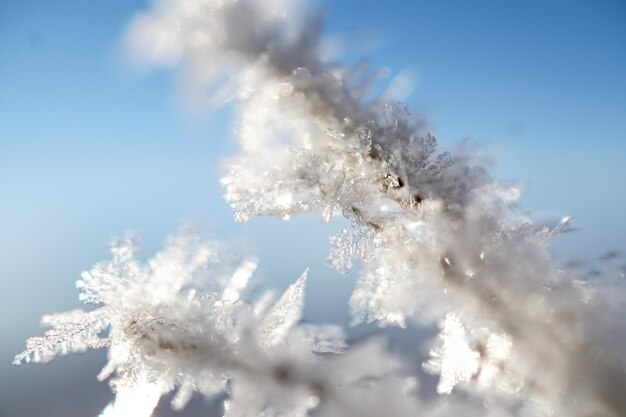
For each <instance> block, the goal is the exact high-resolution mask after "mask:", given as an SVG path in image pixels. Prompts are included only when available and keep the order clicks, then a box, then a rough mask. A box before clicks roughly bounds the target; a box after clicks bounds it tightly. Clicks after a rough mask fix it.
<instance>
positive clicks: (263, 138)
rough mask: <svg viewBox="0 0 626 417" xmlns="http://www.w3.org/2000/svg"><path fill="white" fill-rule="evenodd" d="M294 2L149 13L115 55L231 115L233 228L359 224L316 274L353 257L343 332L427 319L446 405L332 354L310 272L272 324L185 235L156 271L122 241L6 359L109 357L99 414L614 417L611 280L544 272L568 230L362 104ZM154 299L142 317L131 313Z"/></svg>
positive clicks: (377, 355) (617, 378) (353, 73)
mask: <svg viewBox="0 0 626 417" xmlns="http://www.w3.org/2000/svg"><path fill="white" fill-rule="evenodd" d="M299 6H300V5H299V4H298V2H297V1H291V0H276V1H267V2H265V1H264V2H260V1H248V0H243V1H235V0H200V1H190V0H168V1H156V2H154V4H153V7H152V9H150V10H149V11H147V12H144V13H141V14H138V15H137V16H136V17H135V19H134V20H133V22H132V23H131V25H130V27H129V30H128V32H127V34H126V41H127V43H128V46H129V49H130V50H131V51H132V54H133V57H134V58H137V59H138V60H139V61H142V62H143V63H145V64H150V65H170V66H178V67H179V68H180V69H181V72H182V74H183V80H184V82H185V83H186V87H187V89H188V91H190V92H193V94H196V95H198V94H199V96H195V98H199V99H200V101H204V100H205V99H206V96H205V95H206V94H211V93H213V95H212V96H211V97H212V98H211V100H212V101H213V102H214V103H219V102H228V101H230V102H233V103H234V104H235V106H236V109H237V111H238V117H239V120H238V129H237V132H236V133H237V140H238V142H239V147H240V152H239V153H238V154H237V155H234V156H231V157H229V158H228V159H226V160H225V161H224V164H223V175H222V178H221V183H222V185H223V187H224V190H225V195H224V196H225V199H226V201H227V202H228V203H229V204H230V205H231V206H232V208H233V210H234V212H235V219H236V220H237V221H247V220H249V219H250V218H252V217H255V216H277V217H280V218H283V219H285V220H288V219H289V218H290V217H291V216H293V215H296V214H301V213H308V212H320V213H321V216H322V220H323V221H325V222H328V221H330V220H331V219H333V218H334V217H338V216H343V217H344V218H346V219H347V220H349V221H350V222H351V226H350V227H348V228H346V229H344V230H343V231H342V232H340V233H339V234H338V235H337V236H334V237H332V238H331V245H330V252H329V257H328V259H329V263H330V264H331V265H333V266H334V267H336V268H337V269H338V270H340V271H342V272H345V271H348V270H349V269H350V268H351V267H352V259H353V258H355V257H356V258H360V259H361V260H362V261H363V262H362V268H361V270H360V271H359V274H358V277H357V280H356V283H355V288H354V290H353V293H352V295H351V299H350V310H351V314H352V316H353V321H354V323H360V322H363V321H366V322H376V323H378V324H379V325H381V326H388V325H394V326H401V327H404V326H406V323H407V321H409V320H413V321H418V322H427V323H436V322H439V323H440V327H441V334H440V339H441V345H440V346H434V347H433V348H432V350H431V357H430V359H429V360H428V361H427V362H426V363H425V364H424V369H426V370H427V371H428V372H432V373H435V374H438V375H440V383H439V386H438V391H439V392H440V393H441V394H451V395H447V396H442V397H441V400H440V401H439V403H436V404H433V403H423V402H421V401H420V399H419V397H418V396H416V395H415V389H414V388H415V386H414V382H413V380H412V379H411V378H407V375H410V374H411V373H412V372H411V370H410V368H408V367H404V368H403V367H402V366H401V365H399V362H398V361H397V360H394V359H393V358H390V357H389V355H388V354H387V353H386V352H385V349H383V348H382V347H381V345H380V344H377V343H378V342H370V343H368V344H365V345H364V346H356V347H354V348H351V349H349V350H348V351H347V352H346V353H341V354H339V352H340V351H342V350H343V349H344V342H343V340H342V337H341V331H340V330H339V329H336V328H333V327H327V326H322V327H312V326H303V325H299V324H298V320H299V317H300V309H301V303H302V291H303V285H304V278H301V279H300V280H298V281H297V282H296V283H294V284H293V285H292V287H290V288H289V289H288V290H287V291H286V293H285V294H284V295H283V296H282V297H281V298H280V299H279V300H278V301H277V302H276V303H275V304H274V305H273V306H272V307H271V308H269V309H268V310H266V309H264V308H261V307H258V306H255V305H253V304H250V303H246V302H245V301H243V300H242V299H241V297H240V292H241V291H242V290H243V289H244V288H245V284H246V283H247V279H248V278H249V275H250V274H251V273H252V270H253V269H254V268H253V267H252V266H251V265H255V262H253V261H247V262H248V263H244V264H242V265H241V267H240V269H239V270H237V272H234V273H232V271H230V272H224V271H225V270H224V268H223V267H222V266H219V267H217V273H207V272H206V269H205V268H204V266H205V265H206V263H207V262H209V261H210V263H211V265H222V264H223V262H224V259H223V258H224V257H223V256H222V255H215V254H214V252H215V251H212V250H211V249H210V247H207V246H206V245H203V244H200V243H198V242H197V241H195V240H193V239H192V241H193V242H195V243H193V244H192V245H191V246H190V247H189V246H188V245H187V244H185V245H182V246H176V245H174V246H175V248H174V249H172V250H173V252H172V251H170V249H167V250H166V251H165V255H159V256H158V257H157V258H156V259H158V260H159V261H155V262H154V263H150V264H149V265H148V266H141V265H139V264H138V263H137V262H136V261H135V260H133V259H134V258H133V253H134V252H133V251H134V250H133V249H132V245H131V246H128V245H127V246H124V245H122V246H119V248H118V249H115V250H114V252H113V261H112V263H110V264H103V265H100V266H97V267H96V269H95V270H94V271H96V272H92V273H91V274H88V275H87V276H86V277H83V280H82V281H80V289H81V294H82V295H81V299H83V300H84V301H87V302H92V303H96V304H98V305H99V306H100V307H99V308H97V309H96V310H93V311H90V312H70V313H64V315H58V316H48V317H47V318H46V319H45V320H44V321H45V322H46V323H47V324H49V325H51V326H52V330H51V331H49V332H48V334H47V335H46V336H45V337H44V338H35V339H31V341H29V345H28V350H27V351H26V352H25V353H23V354H22V355H19V356H18V358H16V361H17V362H20V361H22V360H25V359H28V358H34V359H38V360H39V359H45V358H47V357H48V356H52V355H57V354H63V353H66V352H67V351H70V350H83V349H86V348H90V347H101V346H104V345H107V346H109V352H110V356H111V360H110V362H109V365H107V367H106V368H105V371H104V373H103V374H102V375H103V377H106V376H107V375H109V374H110V373H111V372H117V377H116V379H114V388H115V389H116V391H117V398H118V399H117V400H116V402H115V403H114V404H113V405H112V406H111V407H110V408H109V409H107V411H105V415H108V414H106V413H114V412H118V411H117V410H118V408H119V409H120V410H121V409H122V407H123V405H124V404H131V405H132V404H133V403H132V401H131V400H128V398H133V396H132V395H126V394H127V393H129V392H130V393H131V394H132V393H133V392H134V391H133V390H135V391H136V390H138V389H139V390H140V391H141V392H146V391H150V392H152V393H153V395H151V396H149V398H152V399H153V401H152V402H151V403H150V404H148V405H147V406H146V407H145V409H142V413H143V414H145V415H149V414H150V413H151V412H152V409H153V408H154V406H155V405H156V401H158V398H159V397H160V396H161V395H162V394H163V393H164V392H167V391H169V390H171V389H173V388H174V387H179V391H178V393H179V394H178V395H177V397H176V399H175V400H174V405H175V406H176V407H182V406H183V405H184V403H185V402H186V400H187V399H188V398H189V395H190V393H191V392H194V391H198V392H200V393H203V394H205V395H207V396H212V395H215V393H218V392H223V391H226V392H227V393H228V395H229V399H228V401H227V406H226V414H227V415H230V416H252V415H277V416H278V415H281V416H282V415H307V414H308V413H309V412H310V411H311V412H312V410H315V411H314V413H315V415H345V416H351V415H366V416H370V415H371V416H372V417H373V416H377V415H394V416H402V415H418V411H416V410H419V415H425V416H426V415H428V416H451V415H457V414H458V413H459V410H463V412H464V413H465V414H468V415H470V414H472V413H475V415H484V414H485V413H486V412H488V413H490V414H489V415H498V416H513V415H531V416H542V415H546V416H547V415H559V416H572V417H588V416H594V417H620V416H624V415H626V400H625V399H624V398H625V397H624V395H623V391H624V388H623V387H625V386H626V364H625V363H624V358H625V357H626V346H625V342H624V340H626V337H624V336H626V332H625V327H626V325H625V323H624V320H623V311H624V301H625V299H626V296H625V295H626V292H625V291H624V279H623V274H624V272H623V267H619V268H616V269H614V270H610V271H607V272H606V273H603V274H602V275H601V276H598V277H595V278H594V279H593V280H592V279H590V277H585V276H577V275H575V274H574V273H573V272H571V271H567V270H565V269H563V268H560V267H558V266H557V263H556V262H555V261H553V260H552V259H551V258H550V256H548V253H547V251H546V249H545V245H546V244H547V243H548V242H549V241H550V240H552V239H553V238H554V237H555V236H557V235H558V234H560V233H562V232H565V231H567V230H568V228H569V224H570V220H569V219H568V218H564V219H563V220H562V221H561V222H560V223H558V224H556V225H553V226H548V225H537V224H534V223H533V221H532V219H530V218H529V217H528V216H526V215H524V214H522V213H520V212H519V211H518V210H516V209H515V207H514V203H515V201H516V200H517V199H518V198H519V195H520V189H519V187H518V186H516V185H507V184H501V183H498V182H497V181H496V180H494V179H493V178H491V176H490V175H489V173H488V172H487V170H486V169H485V168H484V167H482V166H481V164H480V162H479V160H478V159H477V158H476V157H475V151H474V149H473V147H472V145H471V144H470V143H462V144H459V145H458V146H457V147H455V148H454V149H451V150H450V151H448V152H439V151H438V150H437V141H436V139H435V138H434V137H433V136H432V135H430V134H429V133H425V132H423V131H422V127H421V126H422V124H421V123H420V122H419V121H418V120H415V119H414V118H412V117H411V116H410V114H409V112H408V110H407V109H406V108H405V107H404V106H403V105H402V104H399V103H383V102H382V100H374V101H372V102H365V101H364V99H363V97H365V96H366V95H367V93H368V90H367V89H368V87H367V85H368V84H370V83H369V82H365V83H360V82H359V81H358V80H359V79H366V80H367V79H368V77H369V76H371V75H372V74H375V71H370V70H369V69H367V68H366V67H363V66H359V67H355V68H343V67H341V66H339V65H331V64H329V63H327V61H326V60H325V59H324V58H323V54H322V48H321V46H320V45H321V44H322V42H321V41H322V26H323V15H322V14H320V13H309V12H307V11H303V9H302V8H301V7H299ZM198 92H201V93H198ZM170 252H172V253H170ZM226 258H227V257H226ZM226 264H227V265H230V264H229V263H228V262H226ZM245 265H248V266H245ZM181 267H182V270H183V271H186V272H185V273H184V274H182V276H181V274H180V272H179V270H180V268H181ZM226 271H228V268H226ZM229 274H232V275H230V276H232V279H226V278H225V277H227V276H229ZM196 275H198V276H196ZM94 277H95V278H94ZM185 277H186V278H185ZM197 278H202V279H197ZM207 285H208V286H209V288H207ZM146 290H147V291H148V292H149V293H150V294H151V297H150V301H142V302H140V303H138V302H136V301H137V300H135V299H134V298H133V297H135V296H133V294H135V293H144V292H145V291H146ZM109 293H112V294H115V296H114V297H113V298H111V297H109V295H108V294H109ZM201 293H202V294H203V295H200V294H201ZM131 306H133V307H132V308H131ZM269 323H273V324H271V325H270V324H269ZM107 328H108V329H109V330H108V331H109V336H108V337H102V336H101V333H103V332H105V329H107ZM616 334H617V335H621V337H617V338H616V337H615V336H614V335H616ZM320 349H322V350H324V349H327V350H328V349H330V351H331V352H333V353H332V354H329V353H328V352H326V353H324V354H322V353H323V352H322V351H320ZM286 359H288V360H287V361H286ZM318 363H323V364H324V365H323V366H318ZM313 364H315V365H313ZM342 364H343V365H342ZM361 368H363V369H366V370H367V369H370V370H371V371H360V369H361ZM353 374H354V375H353ZM262 380H269V381H271V383H269V384H267V389H266V390H263V392H262V393H259V394H258V395H257V394H253V393H255V392H256V391H255V387H256V386H258V385H263V386H265V384H259V381H262ZM457 389H462V390H465V391H466V392H468V393H469V394H470V395H469V396H459V395H455V391H456V390H457ZM365 392H366V393H367V394H366V395H365V397H367V398H368V400H367V401H364V400H362V399H358V398H361V397H363V395H364V393H365ZM477 399H478V400H484V403H485V404H488V405H487V406H482V405H477V401H476V400H477ZM122 400H124V401H122ZM478 402H481V401H478ZM118 403H120V404H122V405H119V406H118ZM382 403H384V404H385V408H381V405H380V404H382ZM390 404H392V405H390ZM144 405H145V404H144ZM119 412H120V413H121V411H119ZM121 415H124V414H121Z"/></svg>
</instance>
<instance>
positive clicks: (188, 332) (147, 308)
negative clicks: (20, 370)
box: [15, 232, 415, 417]
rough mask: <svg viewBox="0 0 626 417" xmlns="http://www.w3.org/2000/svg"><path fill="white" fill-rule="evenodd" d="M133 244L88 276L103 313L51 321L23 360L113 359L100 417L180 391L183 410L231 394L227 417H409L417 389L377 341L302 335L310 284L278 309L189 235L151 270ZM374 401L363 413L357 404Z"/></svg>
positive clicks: (312, 329) (86, 291)
mask: <svg viewBox="0 0 626 417" xmlns="http://www.w3.org/2000/svg"><path fill="white" fill-rule="evenodd" d="M138 251H139V247H138V245H137V243H136V241H135V239H134V238H132V237H130V236H128V237H126V238H125V239H123V240H121V241H118V242H116V243H115V244H114V245H113V246H112V248H111V252H112V259H111V261H109V262H103V263H99V264H97V265H96V266H95V267H94V268H92V269H91V270H90V271H88V272H85V273H83V276H82V279H81V280H80V281H78V283H77V286H78V288H79V289H80V298H81V299H82V300H83V301H85V302H87V303H91V304H95V305H96V308H95V309H93V310H91V311H88V312H87V311H82V310H76V311H70V312H67V313H60V314H55V315H50V316H45V317H44V319H43V324H44V325H48V326H51V327H52V329H51V330H49V331H48V332H47V333H46V335H45V336H44V337H36V338H32V339H29V341H28V342H27V347H28V348H27V350H26V351H25V352H23V353H21V354H20V355H18V356H17V357H16V358H15V363H16V364H19V363H21V362H23V361H31V360H32V361H34V362H43V361H48V360H51V359H53V358H54V357H55V356H59V355H64V354H67V353H69V352H76V351H83V350H85V349H87V348H104V347H108V353H109V361H108V363H107V364H106V366H105V367H104V368H103V369H102V371H101V372H100V374H99V375H98V378H99V379H100V380H104V379H107V378H109V377H111V376H113V377H112V379H111V381H110V384H111V386H112V388H113V390H114V391H115V393H116V397H115V400H114V401H113V402H112V403H111V404H110V405H109V406H108V407H107V408H106V409H105V410H104V411H103V412H102V414H101V415H102V416H107V417H112V416H123V417H127V416H136V417H141V416H150V415H152V411H153V410H154V408H155V407H156V405H157V404H158V402H159V399H160V398H161V396H162V395H164V394H166V393H167V392H170V391H173V390H175V391H176V394H175V396H174V398H173V400H172V406H173V407H174V408H176V409H181V408H183V407H184V406H185V405H186V403H187V402H188V401H189V399H190V398H191V396H192V394H193V393H194V392H197V393H200V394H202V395H204V396H206V397H207V398H210V399H211V398H215V397H216V396H218V395H219V394H226V396H227V397H226V398H227V399H226V402H225V404H224V407H225V415H226V416H229V417H239V416H242V417H243V416H258V415H273V416H305V415H307V414H308V412H309V410H312V409H315V410H316V413H317V414H318V415H322V416H352V415H362V416H371V417H375V416H383V415H386V414H385V412H384V410H385V408H383V407H381V404H384V402H385V401H386V400H387V399H391V398H393V399H394V402H395V403H397V412H395V413H394V415H397V416H404V415H406V416H409V415H411V414H410V412H411V410H414V404H415V402H414V401H413V400H412V399H411V397H410V396H407V395H405V392H406V391H407V390H408V389H410V388H411V387H412V385H411V384H412V381H413V380H412V379H411V378H409V377H407V376H406V375H405V376H403V375H402V373H401V372H402V370H403V366H402V364H401V362H400V361H398V360H396V359H394V358H392V357H391V356H390V355H389V354H388V353H387V351H386V348H385V346H384V344H383V343H381V341H380V340H371V341H369V342H367V343H363V344H362V345H360V346H356V347H355V348H354V349H351V350H349V351H346V349H347V345H346V343H345V340H344V338H345V336H344V333H343V331H342V330H341V328H338V327H336V326H330V325H323V326H314V325H306V324H300V318H301V312H302V306H303V303H304V287H305V282H306V277H307V272H306V271H305V272H304V273H303V274H302V276H301V277H300V278H299V279H298V280H296V281H295V282H294V283H293V284H291V285H290V286H289V287H288V288H287V289H286V290H285V292H284V293H283V294H282V295H281V296H280V297H279V298H278V299H277V300H275V301H274V302H271V295H270V294H269V293H268V294H265V295H264V296H262V297H261V298H260V300H259V301H258V302H256V303H249V302H247V301H245V300H244V298H243V295H244V294H243V293H244V292H245V290H246V287H247V284H248V281H249V279H250V277H251V276H252V273H253V272H254V270H255V268H256V264H257V262H256V260H255V259H254V258H249V259H247V260H243V261H240V260H238V259H237V258H236V257H234V256H232V255H229V254H228V251H227V250H226V249H225V248H222V247H220V246H219V245H217V244H215V243H212V242H207V241H203V240H201V239H199V238H198V237H197V236H196V235H194V234H192V233H190V232H181V233H180V234H179V235H177V236H175V237H173V238H171V239H170V240H169V242H168V244H167V246H166V248H165V249H164V250H163V251H162V252H160V253H159V254H157V255H156V256H155V257H154V258H153V259H152V260H150V261H149V262H148V263H147V264H142V263H141V262H139V260H138V259H137V254H138ZM362 396H367V397H368V400H367V401H362V400H360V398H361V397H362Z"/></svg>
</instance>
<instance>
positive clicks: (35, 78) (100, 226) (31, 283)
mask: <svg viewBox="0 0 626 417" xmlns="http://www.w3.org/2000/svg"><path fill="white" fill-rule="evenodd" d="M317 3H322V4H324V3H323V2H320V1H318V2H317ZM145 5H146V2H143V1H129V0H109V1H106V2H103V1H94V0H91V1H86V0H85V1H78V0H73V1H70V0H56V1H54V2H52V1H46V2H41V1H34V0H19V1H18V0H3V1H2V2H0V201H1V204H0V253H2V256H1V257H0V276H1V277H2V278H1V281H0V282H2V299H1V300H0V324H1V327H2V332H3V334H4V336H3V344H2V346H0V361H2V362H3V363H4V362H7V361H10V359H11V357H12V355H13V354H14V353H16V352H17V351H18V350H19V349H21V348H22V346H23V340H24V339H25V338H26V337H27V336H29V335H34V334H39V333H40V329H39V327H38V324H37V321H38V318H39V316H40V315H41V314H42V313H44V312H46V311H52V310H63V309H67V308H73V307H77V306H78V304H77V301H75V300H76V293H75V290H74V287H73V282H74V280H75V279H76V277H77V276H78V274H79V273H80V271H82V270H84V269H86V268H89V267H90V266H91V265H92V264H93V263H94V262H95V261H97V260H99V259H103V258H105V257H106V256H107V254H106V243H107V242H108V241H109V239H110V238H111V237H113V236H119V235H121V234H122V233H123V232H124V231H126V230H136V231H138V232H139V233H140V235H141V236H143V238H144V241H145V243H146V247H147V249H146V252H147V253H151V252H153V251H154V250H155V249H157V248H158V247H159V245H160V243H161V242H162V240H163V239H164V237H165V236H166V235H167V234H169V233H172V232H173V231H174V230H175V229H176V228H177V226H178V225H180V224H181V223H182V222H184V221H187V220H192V221H199V222H202V223H203V224H206V225H207V228H208V229H209V230H211V231H212V232H213V235H215V236H216V237H217V238H220V239H244V240H246V241H247V242H250V245H251V246H252V247H256V248H257V251H256V252H257V253H259V254H260V257H261V267H262V268H263V269H262V272H263V274H264V275H265V277H266V278H267V279H268V280H269V281H271V280H274V282H276V283H277V284H276V285H283V284H284V283H286V282H288V281H290V280H291V279H293V278H295V277H296V276H297V275H299V273H300V272H301V271H302V270H303V269H304V268H305V267H306V266H312V267H313V269H312V272H311V274H312V278H314V279H315V280H316V281H314V283H313V284H311V289H310V296H309V297H310V298H311V299H312V300H315V299H317V300H319V299H322V298H323V297H326V295H325V294H326V293H327V292H329V291H331V286H332V288H333V289H332V291H333V292H334V293H335V294H338V295H333V297H342V296H345V295H346V294H347V292H348V291H349V287H350V277H347V278H344V279H343V280H341V279H340V278H338V277H337V275H336V274H334V273H333V272H332V271H330V269H327V268H325V266H324V256H325V252H326V241H327V240H326V239H327V236H328V235H329V234H330V233H331V232H332V231H333V230H335V229H336V228H337V227H338V226H337V225H331V226H329V227H328V228H325V227H318V225H319V220H318V219H317V218H315V217H314V216H311V217H308V218H302V219H296V220H295V221H294V222H293V223H282V222H280V221H276V220H254V221H252V222H251V223H249V224H246V225H237V224H234V223H232V221H231V213H230V211H229V209H228V207H227V206H226V205H225V203H223V202H222V200H221V197H220V195H221V191H220V189H219V186H218V184H217V178H218V176H217V172H218V163H219V160H220V158H221V157H222V156H223V155H226V154H228V153H229V152H232V150H233V146H232V144H231V143H229V136H230V133H229V132H230V127H229V126H230V124H229V122H230V115H229V112H228V109H223V110H220V111H219V112H216V113H214V114H200V115H199V114H195V115H190V114H188V113H186V112H185V110H184V109H183V106H181V102H180V98H179V96H178V94H177V92H176V78H175V76H173V74H171V73H168V72H166V71H163V72H153V73H149V74H145V75H143V76H140V75H138V74H136V73H132V72H131V71H129V70H128V67H127V66H125V65H124V63H123V60H122V58H121V54H120V50H119V39H120V34H121V33H122V31H123V29H124V27H125V25H126V24H127V22H128V21H129V19H130V18H131V17H132V15H133V13H134V12H135V11H137V10H140V9H142V8H144V7H145ZM327 11H328V25H327V27H328V33H329V35H331V36H332V37H333V38H336V39H339V40H340V42H339V43H340V45H341V47H342V49H343V51H344V55H343V56H344V57H345V58H344V59H345V62H346V63H354V62H356V61H357V60H358V59H359V58H362V57H366V58H369V59H370V60H371V62H372V64H373V65H375V66H385V67H388V68H389V70H390V73H391V76H392V77H393V76H394V75H396V74H398V73H400V72H402V71H407V70H408V71H411V72H412V73H414V74H415V75H416V80H417V88H416V89H415V92H414V94H413V95H412V96H411V97H410V98H409V99H408V103H409V105H410V107H411V108H412V109H414V111H415V112H416V113H422V114H424V115H425V116H426V117H427V118H428V120H429V125H430V129H431V130H432V131H433V133H434V134H435V135H436V136H437V137H438V139H439V140H440V141H441V143H442V144H443V146H450V145H452V144H453V143H454V142H456V141H458V140H460V139H463V138H468V137H469V138H473V139H474V140H476V141H477V142H478V143H480V144H481V145H482V146H483V147H484V152H485V154H486V155H488V156H490V157H494V158H496V159H498V160H499V161H500V164H499V166H497V167H496V168H495V169H494V174H495V175H496V176H497V177H498V178H501V179H503V180H522V181H524V182H525V183H526V184H527V189H526V197H524V199H523V200H522V206H523V207H524V208H527V209H529V210H531V212H532V213H535V214H536V216H538V217H539V218H547V219H555V218H559V217H561V216H564V215H573V216H574V217H575V219H576V225H577V226H578V227H580V228H581V230H580V231H578V232H576V233H573V234H570V235H567V236H565V237H563V238H561V240H560V242H559V243H558V244H557V245H556V247H557V248H558V249H559V250H560V251H561V252H562V253H564V254H567V255H569V256H574V257H587V258H590V259H593V258H595V257H597V256H599V255H601V254H602V253H603V252H606V251H608V250H610V249H617V250H626V237H625V236H626V222H625V221H624V219H623V213H625V212H626V191H625V189H624V179H626V24H624V22H626V3H625V2H623V1H619V0H614V1H609V0H597V1H593V2H590V1H565V0H559V1H557V0H555V1H550V2H546V1H541V0H534V1H524V2H519V1H512V0H502V1H495V0H494V1H472V2H467V1H460V0H459V1H439V0H438V1H435V0H431V1H389V2H381V1H375V0H367V1H356V0H353V1H347V0H342V1H336V2H333V3H332V4H330V3H329V4H328V6H327ZM275 277H278V278H275ZM316 283H317V284H316ZM310 308H311V309H313V310H315V307H310ZM339 308H341V309H345V306H343V305H342V306H341V307H338V309H339ZM337 311H339V310H337ZM341 311H343V310H341ZM314 312H315V313H316V314H318V315H321V316H324V315H325V314H326V315H327V316H330V315H332V314H336V313H337V312H336V311H331V312H324V311H321V310H319V311H317V310H316V311H314ZM3 366H4V365H0V368H2V367H3ZM2 369H3V371H2V372H0V374H4V375H7V374H6V373H5V372H4V368H2ZM18 371H21V370H18ZM7 372H9V371H7ZM10 372H11V375H17V373H15V372H14V370H11V371H10ZM87 377H88V378H92V375H88V376H87ZM31 382H32V381H31ZM28 383H29V381H25V382H24V384H28ZM2 385H5V384H4V382H2V381H0V386H2ZM0 403H2V401H0ZM15 410H19V408H15ZM16 412H17V411H16ZM14 415H19V413H18V414H14Z"/></svg>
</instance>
